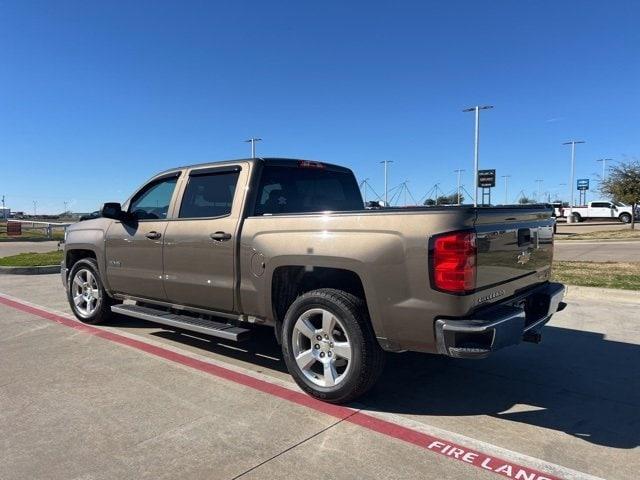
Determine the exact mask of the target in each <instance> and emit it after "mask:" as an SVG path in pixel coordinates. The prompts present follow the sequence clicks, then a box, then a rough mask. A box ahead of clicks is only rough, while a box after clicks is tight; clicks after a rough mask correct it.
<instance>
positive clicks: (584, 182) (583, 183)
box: [577, 178, 589, 190]
mask: <svg viewBox="0 0 640 480" xmlns="http://www.w3.org/2000/svg"><path fill="white" fill-rule="evenodd" d="M577 184H578V190H589V179H588V178H579V179H578V182H577Z"/></svg>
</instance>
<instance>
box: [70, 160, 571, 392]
mask: <svg viewBox="0 0 640 480" xmlns="http://www.w3.org/2000/svg"><path fill="white" fill-rule="evenodd" d="M551 213H552V209H551V207H550V206H546V205H533V206H508V207H486V208H484V207H478V208H474V207H470V206H459V207H450V206H447V207H415V208H381V209H365V208H364V205H363V202H362V198H361V195H360V191H359V189H358V185H357V182H356V179H355V177H354V175H353V173H352V172H351V171H350V170H349V169H346V168H343V167H339V166H335V165H330V164H326V163H319V162H312V161H306V160H288V159H250V160H235V161H226V162H219V163H210V164H205V165H194V166H188V167H181V168H175V169H172V170H169V171H165V172H162V173H160V174H159V175H156V176H155V177H153V178H152V179H151V180H149V182H147V183H146V184H145V185H144V186H142V188H140V189H139V190H138V191H137V192H135V193H134V194H133V196H131V198H130V199H129V200H128V201H127V202H125V203H124V204H123V205H122V206H121V205H120V204H118V203H107V204H105V205H104V207H103V208H102V216H101V218H96V219H92V220H87V221H83V222H80V223H77V224H75V225H73V226H71V227H70V228H68V229H67V233H66V242H65V259H64V262H63V265H62V266H63V268H62V280H63V283H64V285H65V287H66V289H67V292H68V298H69V303H70V305H71V308H72V309H73V312H74V314H75V315H76V316H77V317H78V318H79V319H80V320H81V321H83V322H87V323H100V322H104V321H106V320H108V319H109V318H110V317H111V316H112V315H113V314H114V313H115V314H122V315H128V316H131V317H136V318H139V319H145V320H149V321H152V322H156V323H160V324H163V325H167V326H170V327H172V328H178V329H184V330H191V331H196V332H199V333H201V334H207V335H212V336H215V337H220V338H222V339H226V340H229V341H242V340H244V339H246V338H247V337H248V336H249V335H250V334H251V326H250V325H249V324H252V323H256V324H264V325H269V326H272V327H274V329H275V333H276V338H277V340H278V341H279V342H280V343H281V345H282V352H283V356H284V359H285V361H286V364H287V366H288V368H289V371H290V372H291V375H292V376H293V378H294V379H295V380H296V382H297V383H298V385H300V387H301V388H303V389H304V390H305V391H306V392H308V393H309V394H311V395H313V396H315V397H318V398H321V399H323V400H326V401H328V402H335V403H338V402H347V401H350V400H353V399H354V398H356V397H357V396H359V395H361V394H363V393H364V392H366V391H367V390H368V389H369V388H370V387H371V386H372V385H373V384H374V383H375V381H376V379H377V378H378V376H379V374H380V373H381V371H382V368H383V363H384V351H394V352H401V351H407V350H411V351H417V352H428V353H438V354H442V355H448V356H451V357H458V358H483V357H486V356H487V355H489V354H490V353H491V352H492V351H494V350H497V349H499V348H503V347H506V346H508V345H515V344H518V343H520V342H521V341H532V342H538V341H540V330H541V328H542V326H543V325H544V324H545V323H546V322H548V321H549V319H550V318H551V315H552V314H553V313H555V312H556V311H558V310H560V309H562V308H563V307H564V306H565V304H564V303H562V297H563V294H564V287H563V286H562V285H560V284H558V283H551V282H550V280H549V276H550V271H551V260H552V256H553V219H552V218H551Z"/></svg>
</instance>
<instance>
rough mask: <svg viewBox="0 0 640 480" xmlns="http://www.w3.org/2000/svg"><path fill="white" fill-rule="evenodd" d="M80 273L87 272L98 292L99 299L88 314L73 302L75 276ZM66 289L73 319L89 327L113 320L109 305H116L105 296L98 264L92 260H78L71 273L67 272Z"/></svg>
mask: <svg viewBox="0 0 640 480" xmlns="http://www.w3.org/2000/svg"><path fill="white" fill-rule="evenodd" d="M81 271H89V272H91V274H92V275H93V277H94V278H95V281H96V284H97V288H98V290H99V292H100V295H99V298H97V301H96V305H95V308H94V309H93V310H92V311H91V312H90V313H89V314H85V313H83V312H82V311H81V309H80V307H79V306H77V305H76V303H75V301H74V289H75V286H74V279H75V277H76V275H77V274H78V273H79V272H81ZM67 282H68V288H67V300H68V301H69V305H70V306H71V310H72V311H73V314H74V315H75V317H76V318H77V319H78V320H80V321H81V322H83V323H88V324H90V325H96V324H98V323H102V322H106V321H107V320H110V319H111V318H113V313H112V312H111V305H114V304H115V303H118V302H116V301H114V300H113V299H112V298H111V297H109V295H108V294H107V292H106V290H105V289H104V285H102V280H101V279H100V271H99V270H98V263H97V262H96V261H95V260H94V259H93V258H83V259H81V260H78V261H77V262H76V263H74V264H73V267H71V271H70V272H69V278H68V280H67Z"/></svg>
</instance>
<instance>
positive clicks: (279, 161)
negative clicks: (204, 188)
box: [155, 157, 350, 176]
mask: <svg viewBox="0 0 640 480" xmlns="http://www.w3.org/2000/svg"><path fill="white" fill-rule="evenodd" d="M236 162H250V163H255V162H262V163H264V164H265V165H275V166H281V167H293V166H297V165H299V164H300V162H309V163H310V164H321V165H323V166H324V168H327V169H329V170H333V171H340V172H348V171H350V169H349V168H346V167H342V166H340V165H335V164H332V163H326V162H320V161H318V160H309V159H302V158H280V157H256V158H234V159H230V160H219V161H215V162H204V163H195V164H192V165H182V166H180V167H173V168H169V169H167V170H164V171H162V172H159V173H157V174H156V175H155V176H157V175H164V174H166V173H172V172H176V171H178V170H184V169H190V168H206V167H215V166H216V165H225V164H229V163H236Z"/></svg>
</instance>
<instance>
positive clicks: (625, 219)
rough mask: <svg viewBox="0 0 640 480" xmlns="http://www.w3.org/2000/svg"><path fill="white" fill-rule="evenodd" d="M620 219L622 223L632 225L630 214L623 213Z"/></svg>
mask: <svg viewBox="0 0 640 480" xmlns="http://www.w3.org/2000/svg"><path fill="white" fill-rule="evenodd" d="M618 218H619V219H620V221H621V222H622V223H631V215H630V214H628V213H621V214H620V216H619V217H618Z"/></svg>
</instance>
